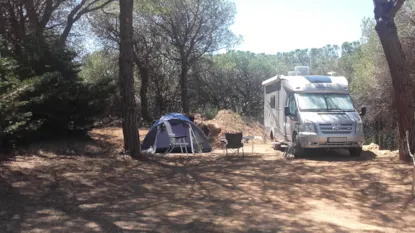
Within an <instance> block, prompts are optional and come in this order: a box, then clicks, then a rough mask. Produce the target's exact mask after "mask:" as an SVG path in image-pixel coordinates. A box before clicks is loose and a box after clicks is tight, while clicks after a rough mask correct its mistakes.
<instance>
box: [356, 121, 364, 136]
mask: <svg viewBox="0 0 415 233" xmlns="http://www.w3.org/2000/svg"><path fill="white" fill-rule="evenodd" d="M356 133H363V123H362V121H361V120H358V121H356Z"/></svg>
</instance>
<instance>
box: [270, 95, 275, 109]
mask: <svg viewBox="0 0 415 233" xmlns="http://www.w3.org/2000/svg"><path fill="white" fill-rule="evenodd" d="M269 105H271V108H272V109H274V108H275V95H272V96H271V100H270V101H269Z"/></svg>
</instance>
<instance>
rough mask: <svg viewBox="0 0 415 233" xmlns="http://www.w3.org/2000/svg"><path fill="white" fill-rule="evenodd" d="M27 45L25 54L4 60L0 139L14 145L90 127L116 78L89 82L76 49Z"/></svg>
mask: <svg viewBox="0 0 415 233" xmlns="http://www.w3.org/2000/svg"><path fill="white" fill-rule="evenodd" d="M25 48H26V50H25V51H26V52H27V54H26V56H24V57H22V56H20V57H8V58H1V60H0V75H1V76H0V91H1V93H4V94H1V95H0V132H1V134H0V137H1V138H0V139H2V140H3V142H6V144H10V142H13V141H16V140H23V139H31V140H33V139H34V138H36V139H39V138H45V137H50V136H53V137H57V136H68V135H69V134H71V133H73V132H79V131H85V130H88V129H89V128H91V127H92V125H93V123H94V121H95V120H96V118H97V117H98V116H99V115H100V114H101V112H102V110H103V109H105V105H106V103H107V101H108V98H109V96H110V95H111V93H114V91H115V85H114V84H113V83H111V80H108V79H102V80H100V81H98V82H95V83H87V82H85V81H84V80H83V79H82V78H81V77H80V76H79V75H78V73H79V67H80V65H79V64H77V63H76V62H74V58H75V56H76V54H75V53H74V52H72V51H69V50H62V49H56V48H55V47H54V46H40V47H36V48H33V46H31V44H29V46H27V47H25ZM39 49H42V51H39ZM31 55H33V56H31ZM3 146H4V144H3Z"/></svg>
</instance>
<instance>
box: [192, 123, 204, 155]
mask: <svg viewBox="0 0 415 233" xmlns="http://www.w3.org/2000/svg"><path fill="white" fill-rule="evenodd" d="M192 137H193V138H194V139H195V141H196V145H197V149H198V151H199V152H201V151H202V150H201V149H200V146H199V142H198V141H197V138H196V134H195V131H194V130H193V128H192Z"/></svg>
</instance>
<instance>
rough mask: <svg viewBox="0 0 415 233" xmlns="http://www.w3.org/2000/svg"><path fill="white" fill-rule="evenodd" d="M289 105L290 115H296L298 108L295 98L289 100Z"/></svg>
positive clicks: (291, 97)
mask: <svg viewBox="0 0 415 233" xmlns="http://www.w3.org/2000/svg"><path fill="white" fill-rule="evenodd" d="M288 101H289V103H288V106H289V107H290V114H291V115H295V112H296V106H295V99H294V96H293V95H291V96H290V98H289V99H288Z"/></svg>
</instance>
